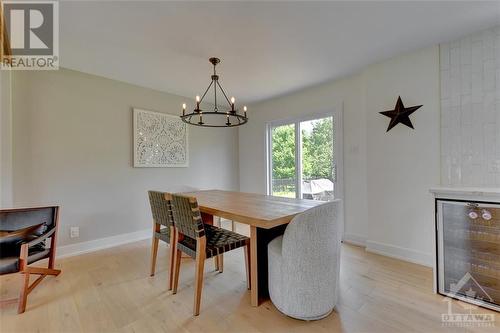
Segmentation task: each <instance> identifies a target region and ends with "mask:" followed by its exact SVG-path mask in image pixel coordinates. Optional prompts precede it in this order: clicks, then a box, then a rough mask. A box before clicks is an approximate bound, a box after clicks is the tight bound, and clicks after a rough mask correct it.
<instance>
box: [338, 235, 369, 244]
mask: <svg viewBox="0 0 500 333" xmlns="http://www.w3.org/2000/svg"><path fill="white" fill-rule="evenodd" d="M342 241H343V242H344V243H346V244H351V245H356V246H362V247H366V237H364V236H360V235H356V234H347V233H344V237H343V238H342Z"/></svg>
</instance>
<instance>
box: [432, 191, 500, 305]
mask: <svg viewBox="0 0 500 333" xmlns="http://www.w3.org/2000/svg"><path fill="white" fill-rule="evenodd" d="M437 204H438V205H437V208H438V212H437V213H438V214H437V230H438V244H437V245H438V291H439V293H440V294H443V295H446V296H451V297H454V298H458V299H461V300H464V301H468V302H471V303H474V304H477V305H481V306H484V307H488V308H491V309H494V310H497V311H498V310H500V205H499V204H483V203H478V202H458V201H445V200H438V202H437Z"/></svg>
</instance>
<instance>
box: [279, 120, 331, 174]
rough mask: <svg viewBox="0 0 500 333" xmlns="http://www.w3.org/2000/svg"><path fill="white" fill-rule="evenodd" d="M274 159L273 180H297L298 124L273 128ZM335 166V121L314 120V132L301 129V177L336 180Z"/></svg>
mask: <svg viewBox="0 0 500 333" xmlns="http://www.w3.org/2000/svg"><path fill="white" fill-rule="evenodd" d="M272 159H273V179H294V178H295V125H293V124H291V125H285V126H279V127H276V128H273V131H272ZM332 164H333V122H332V118H323V119H320V120H317V121H313V122H312V129H311V130H304V129H303V130H302V177H303V179H305V180H307V179H320V178H326V179H330V180H333V175H332Z"/></svg>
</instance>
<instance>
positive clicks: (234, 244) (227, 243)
mask: <svg viewBox="0 0 500 333" xmlns="http://www.w3.org/2000/svg"><path fill="white" fill-rule="evenodd" d="M167 198H168V199H170V200H171V203H172V216H173V221H174V225H175V233H176V236H175V238H176V241H175V246H176V251H175V264H174V283H173V288H172V289H173V293H174V294H175V293H176V292H177V286H178V283H179V270H180V263H181V260H180V259H181V255H182V252H183V253H185V254H187V255H189V256H191V257H192V258H194V259H195V260H196V267H195V284H194V287H195V292H194V305H193V315H195V316H197V315H198V314H199V313H200V304H201V292H202V288H203V273H204V263H205V259H207V258H211V257H214V258H218V260H219V261H218V263H217V262H216V267H217V268H218V269H219V271H220V272H222V270H221V266H222V265H223V264H222V262H223V261H222V260H223V259H222V258H223V257H222V255H223V253H224V252H227V251H230V250H234V249H236V248H239V247H246V249H245V250H246V251H245V252H244V253H245V258H246V260H245V264H246V267H247V287H248V288H249V286H250V265H249V258H250V256H249V253H250V247H249V246H250V239H249V238H248V237H246V236H243V235H240V234H237V233H235V232H232V231H229V230H225V229H221V228H218V227H216V226H213V225H210V224H206V225H204V224H203V218H202V214H201V212H200V208H199V206H198V202H197V200H196V198H194V197H189V196H183V195H179V194H172V195H167Z"/></svg>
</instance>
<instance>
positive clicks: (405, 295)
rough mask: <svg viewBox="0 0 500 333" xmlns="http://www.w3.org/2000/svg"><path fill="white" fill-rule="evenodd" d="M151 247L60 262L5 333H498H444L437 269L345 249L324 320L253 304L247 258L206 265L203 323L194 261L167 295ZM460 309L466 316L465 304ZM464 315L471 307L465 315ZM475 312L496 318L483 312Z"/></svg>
mask: <svg viewBox="0 0 500 333" xmlns="http://www.w3.org/2000/svg"><path fill="white" fill-rule="evenodd" d="M149 251H150V242H149V241H141V242H137V243H133V244H128V245H125V246H120V247H116V248H112V249H107V250H102V251H99V252H94V253H90V254H86V255H81V256H76V257H71V258H66V259H62V260H59V261H58V262H57V266H59V267H60V268H62V270H63V273H62V274H61V275H60V276H58V277H57V278H50V277H49V278H46V279H45V280H44V281H43V282H42V283H41V284H40V285H39V286H38V287H37V288H36V289H35V290H34V291H33V292H32V294H31V295H30V296H29V298H28V306H27V309H26V313H24V314H22V315H17V314H16V306H8V307H5V308H3V309H2V310H0V332H2V333H6V332H118V331H119V332H315V333H321V332H384V333H385V332H469V331H481V332H483V331H484V332H495V331H496V332H499V331H500V328H499V327H500V315H499V314H498V313H496V317H497V318H496V320H497V322H496V328H469V329H465V328H443V327H442V325H441V314H442V313H446V311H447V303H446V302H444V301H443V299H444V298H443V297H441V296H438V295H435V294H433V293H432V272H431V270H430V269H429V268H426V267H422V266H418V265H414V264H410V263H406V262H402V261H399V260H394V259H390V258H386V257H382V256H378V255H374V254H369V253H366V252H365V251H364V249H362V248H359V247H355V246H350V245H343V247H342V265H341V267H342V269H341V281H340V299H339V303H338V305H337V306H336V310H335V312H333V313H332V314H331V315H330V316H329V317H327V318H326V319H323V320H320V321H316V322H303V321H298V320H294V319H291V318H288V317H286V316H284V315H282V314H281V313H279V312H278V311H277V310H276V308H275V307H274V306H273V305H272V303H271V302H270V301H267V302H265V303H264V304H262V305H261V306H260V307H258V308H252V307H251V306H250V293H249V292H248V291H247V289H246V282H245V266H244V257H243V252H242V251H241V250H236V251H232V252H231V253H229V254H227V255H226V257H225V260H224V262H225V264H224V266H225V267H224V269H225V270H224V273H222V274H219V273H215V272H214V267H213V261H212V260H210V261H209V262H207V264H206V265H205V267H206V272H207V273H206V278H205V285H204V289H203V298H202V303H201V314H200V316H199V317H193V316H192V305H193V281H194V261H192V260H191V259H183V263H182V266H181V273H180V278H181V281H180V284H179V291H178V294H177V295H172V294H171V293H170V292H167V290H166V289H167V274H166V267H167V247H166V246H165V245H161V246H160V249H159V257H158V269H157V275H156V276H155V277H149V274H148V272H149ZM0 282H1V286H0V296H1V297H2V298H8V297H14V296H15V295H17V293H18V287H19V285H20V277H19V276H18V275H8V276H3V277H1V279H0ZM454 307H455V308H456V309H457V310H460V309H461V307H460V304H459V302H454ZM462 312H463V309H462ZM476 312H482V313H484V312H487V313H494V312H491V311H488V310H485V309H479V311H477V310H476Z"/></svg>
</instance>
